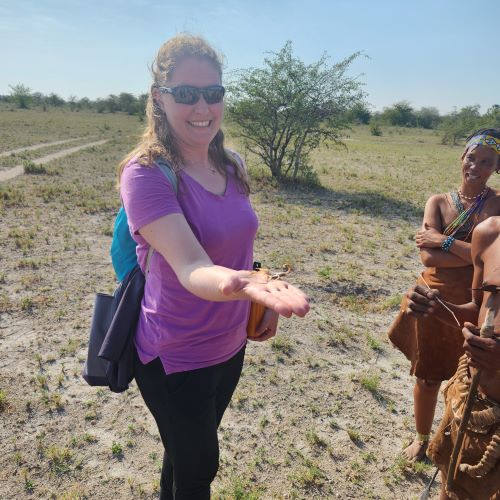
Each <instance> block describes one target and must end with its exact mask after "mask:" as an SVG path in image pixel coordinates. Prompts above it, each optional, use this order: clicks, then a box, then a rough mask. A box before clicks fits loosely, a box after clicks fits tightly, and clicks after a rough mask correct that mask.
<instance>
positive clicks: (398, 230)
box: [0, 109, 499, 499]
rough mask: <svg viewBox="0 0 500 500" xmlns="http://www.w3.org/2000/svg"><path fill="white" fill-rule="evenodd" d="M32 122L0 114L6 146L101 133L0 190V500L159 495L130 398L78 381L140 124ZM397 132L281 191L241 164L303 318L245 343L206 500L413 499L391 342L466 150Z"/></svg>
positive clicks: (157, 453)
mask: <svg viewBox="0 0 500 500" xmlns="http://www.w3.org/2000/svg"><path fill="white" fill-rule="evenodd" d="M39 114H40V116H38V115H36V112H31V111H28V112H22V111H16V112H10V111H8V110H5V109H4V110H0V130H1V134H0V150H4V151H5V150H8V149H12V148H14V147H20V146H27V145H31V144H35V143H37V142H42V141H43V142H50V141H51V140H58V139H64V138H69V137H81V136H86V135H88V136H96V135H97V136H98V137H100V136H101V135H102V134H106V137H109V138H110V139H111V141H110V142H109V143H107V144H106V145H103V146H100V147H97V148H94V150H84V151H80V152H79V153H77V154H75V155H73V156H70V157H66V158H63V159H60V160H56V161H54V162H53V163H51V164H49V165H47V168H48V169H50V170H51V171H52V172H56V175H31V176H29V175H25V176H20V177H18V178H15V179H12V180H10V181H8V182H6V183H2V184H1V185H0V217H1V218H2V225H1V227H0V263H1V266H0V267H1V269H2V272H1V274H0V314H2V318H1V325H2V328H1V329H0V346H1V348H0V419H2V424H3V425H1V426H0V441H1V442H2V447H3V448H2V449H3V453H2V456H1V458H0V469H1V470H2V471H3V473H4V475H3V477H4V478H5V480H2V481H0V497H1V498H16V499H17V498H61V499H62V498H92V499H107V498H110V497H118V498H155V497H156V495H157V491H158V487H159V486H158V478H159V468H160V467H161V457H162V447H161V443H160V440H159V437H158V435H157V431H156V428H155V424H154V421H153V419H152V417H151V416H150V414H149V412H148V411H147V409H146V408H145V406H144V404H143V402H142V399H141V397H140V395H139V393H138V390H137V388H136V387H135V385H134V386H133V387H132V388H131V389H130V390H129V391H128V392H126V393H124V394H118V395H116V394H112V393H110V392H109V391H107V390H103V389H95V388H90V387H88V386H86V385H85V383H84V382H83V380H82V379H81V378H80V372H81V369H82V365H83V360H84V357H85V346H86V341H87V335H88V328H89V322H90V317H91V309H92V303H93V295H94V293H95V292H96V291H109V290H111V289H112V288H113V274H112V270H111V265H110V259H109V256H108V250H109V245H110V241H111V238H110V228H111V224H112V221H113V218H114V214H115V211H116V209H117V207H118V206H119V200H118V196H117V194H116V191H115V190H114V172H115V168H116V165H117V163H118V161H119V160H120V159H121V157H122V155H123V154H124V153H125V152H127V151H128V150H129V149H130V147H131V145H132V144H133V143H134V142H135V138H136V137H137V134H138V133H139V126H140V124H139V122H138V121H137V118H134V117H128V116H124V115H116V116H112V115H97V114H96V115H90V114H84V113H81V114H78V113H69V112H68V113H59V114H58V113H54V114H52V113H49V114H47V113H45V114H43V112H39ZM42 124H44V126H42ZM45 125H46V126H45ZM105 125H107V127H108V128H106V127H105ZM392 132H393V133H392V134H390V133H389V131H388V130H384V135H383V136H382V137H372V136H370V135H369V131H368V130H367V129H365V128H357V129H356V130H355V131H354V132H353V133H352V137H351V138H350V139H351V140H349V141H348V146H349V151H344V150H328V149H322V150H320V151H318V152H317V154H316V155H315V158H314V161H315V165H316V167H317V170H318V172H319V175H320V179H321V182H322V186H323V187H321V188H306V187H304V188H292V187H287V188H279V187H277V186H276V185H275V184H274V183H273V182H272V181H271V179H270V178H269V176H268V175H267V173H266V172H265V171H263V170H262V168H261V167H259V166H258V165H257V164H256V162H255V159H253V158H251V157H248V158H247V160H248V163H249V165H250V167H251V173H252V178H253V194H252V201H253V204H254V206H255V209H256V211H257V213H258V215H259V219H260V220H261V228H260V230H259V234H258V238H257V241H256V247H255V256H256V258H258V259H259V260H261V261H263V262H264V263H265V264H267V265H269V266H270V267H279V266H281V265H282V264H283V263H285V262H287V263H289V264H290V265H292V267H293V273H292V275H291V276H290V280H291V281H292V282H293V283H296V284H298V285H299V286H301V287H302V288H303V289H304V290H305V291H306V292H307V293H308V294H309V295H310V296H311V299H312V311H311V313H310V314H309V315H308V317H307V318H305V319H304V320H298V319H292V320H282V321H281V325H280V333H279V336H278V337H277V338H276V339H275V340H273V341H271V342H267V343H265V344H258V343H255V344H252V343H250V344H249V346H248V351H247V359H246V364H245V368H244V373H243V377H242V379H241V382H240V384H239V386H238V389H237V391H236V393H235V395H234V398H233V401H232V403H231V406H230V408H229V409H228V411H227V413H226V416H225V418H224V420H223V422H222V426H221V429H220V442H221V467H220V471H219V474H218V477H217V479H216V482H215V484H214V497H215V498H227V499H229V498H240V499H243V498H245V499H252V498H255V499H256V498H283V497H288V498H332V497H336V496H337V497H339V498H340V497H342V498H412V497H414V498H416V497H418V495H419V493H420V492H421V490H422V489H423V485H424V484H425V482H426V481H427V478H428V476H429V471H428V470H425V469H422V470H419V471H417V472H415V471H412V470H407V469H405V467H404V466H403V465H401V464H400V463H399V462H398V461H397V459H396V457H397V454H398V452H399V451H400V450H401V448H402V446H403V444H404V442H405V441H406V440H407V439H408V437H410V435H411V433H412V431H411V418H410V417H411V380H410V378H409V377H408V376H407V371H408V366H407V364H406V361H405V360H404V359H403V358H402V356H401V355H400V354H399V353H397V352H395V351H394V350H393V349H392V348H391V347H390V346H389V345H388V344H387V341H386V338H385V332H386V330H387V327H388V325H389V324H390V322H391V320H392V318H393V317H394V315H395V312H396V310H397V304H398V300H399V297H400V294H401V293H402V292H403V291H404V290H405V289H406V288H407V287H408V285H409V284H410V283H412V281H413V279H414V277H415V275H416V273H417V272H418V270H419V268H420V264H419V262H418V259H417V255H416V252H415V249H414V247H413V243H412V236H413V233H414V231H415V229H416V228H417V227H418V225H419V222H420V221H419V218H420V215H421V209H422V206H423V202H424V201H425V199H426V197H427V196H429V195H430V194H431V193H433V192H439V191H443V190H448V189H450V188H452V187H454V186H456V184H457V182H458V179H459V169H458V165H457V158H458V156H459V154H460V149H459V148H451V147H448V146H440V145H439V144H438V143H439V139H438V137H437V136H435V135H433V134H432V133H429V132H423V131H409V130H400V131H398V130H393V131H392ZM229 136H230V131H229ZM234 146H235V147H236V148H237V147H238V145H237V144H234ZM40 154H41V155H42V154H43V153H40ZM35 157H36V155H35V154H32V155H30V159H31V158H35ZM495 182H496V185H497V186H498V185H499V182H498V179H495Z"/></svg>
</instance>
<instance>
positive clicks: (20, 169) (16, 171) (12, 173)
mask: <svg viewBox="0 0 500 500" xmlns="http://www.w3.org/2000/svg"><path fill="white" fill-rule="evenodd" d="M75 140H76V139H75ZM62 142H67V141H62ZM106 142H108V139H103V140H100V141H94V142H88V143H87V144H82V145H81V146H75V147H73V148H68V149H63V150H62V151H57V152H56V153H51V154H49V155H46V156H42V157H41V158H37V159H35V160H33V163H34V164H35V165H45V164H47V163H49V162H50V161H53V160H57V159H58V158H64V157H65V156H68V155H71V154H74V153H77V152H78V151H81V150H82V149H86V148H90V147H94V146H101V145H102V144H105V143H106ZM53 144H54V143H53ZM59 144H61V142H59ZM26 149H29V148H26ZM35 149H36V148H35ZM22 173H24V166H23V165H16V166H15V167H13V168H11V169H9V170H5V171H3V172H0V182H2V181H7V180H9V179H13V178H14V177H17V176H18V175H21V174H22Z"/></svg>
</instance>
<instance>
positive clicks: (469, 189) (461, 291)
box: [389, 129, 500, 460]
mask: <svg viewBox="0 0 500 500" xmlns="http://www.w3.org/2000/svg"><path fill="white" fill-rule="evenodd" d="M499 144H500V129H481V130H478V131H476V132H474V133H473V134H472V135H471V136H469V137H468V138H467V144H466V146H465V151H464V153H463V154H462V157H461V161H462V182H461V185H460V188H459V189H458V190H457V191H456V192H450V193H444V194H438V195H434V196H431V197H430V198H429V199H428V200H427V203H426V205H425V211H424V219H423V222H422V228H421V229H420V231H418V232H417V234H416V238H415V240H416V244H417V247H418V248H419V249H420V258H421V260H422V263H423V264H424V266H425V267H426V269H425V270H424V272H423V273H422V275H421V277H420V278H419V280H418V284H420V285H423V286H425V287H427V286H429V287H431V288H434V289H437V290H439V292H440V294H441V297H442V298H443V299H445V300H447V301H448V302H451V303H454V304H463V303H466V302H469V301H470V297H471V292H470V287H471V283H472V274H473V268H472V261H471V250H470V240H471V235H472V231H473V229H474V227H475V226H476V225H477V224H478V223H479V222H481V221H482V220H484V219H486V218H488V217H490V216H492V215H498V214H500V193H499V191H498V190H495V189H492V188H490V187H488V186H487V185H486V183H487V182H488V179H489V178H490V176H491V175H492V174H493V173H494V172H496V173H500V165H499V163H498V149H497V148H500V146H499ZM389 339H390V340H391V342H392V343H393V344H394V345H395V346H396V347H397V348H398V349H400V350H401V351H402V352H403V353H404V354H405V356H406V357H407V358H408V359H409V360H410V361H411V372H410V373H411V374H412V375H415V376H416V382H415V387H414V390H413V402H414V412H415V427H416V431H417V433H416V436H415V439H414V441H413V442H412V443H411V444H410V445H409V446H408V447H407V448H406V449H405V451H404V454H405V456H406V457H407V458H408V459H409V460H420V459H422V458H424V457H425V452H426V450H427V445H428V442H429V438H430V433H431V428H432V422H433V420H434V412H435V409H436V403H437V396H438V393H439V387H440V385H441V382H442V381H443V380H447V379H449V378H450V377H451V376H452V375H453V374H454V373H455V371H456V369H457V365H458V359H459V358H460V356H461V355H462V354H463V348H462V344H463V339H462V335H461V332H460V329H459V328H458V327H457V328H455V327H452V326H447V325H444V324H442V323H440V322H439V321H438V320H436V319H435V318H433V317H429V316H427V317H419V318H415V317H413V316H411V315H410V314H409V313H408V312H407V299H406V297H405V298H404V299H403V302H402V304H401V310H400V313H399V315H398V316H397V318H396V320H395V321H394V323H393V324H392V326H391V328H390V330H389Z"/></svg>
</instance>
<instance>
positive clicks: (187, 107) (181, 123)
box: [153, 57, 224, 152]
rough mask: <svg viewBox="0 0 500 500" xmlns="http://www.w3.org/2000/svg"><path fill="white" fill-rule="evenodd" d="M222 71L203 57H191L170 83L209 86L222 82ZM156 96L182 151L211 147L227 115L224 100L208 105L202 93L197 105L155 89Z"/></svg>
mask: <svg viewBox="0 0 500 500" xmlns="http://www.w3.org/2000/svg"><path fill="white" fill-rule="evenodd" d="M220 84H221V79H220V74H219V70H218V69H217V68H216V67H215V66H214V64H213V63H212V62H211V61H209V60H207V59H203V58H199V57H187V58H185V59H183V60H181V61H180V63H179V64H178V65H177V67H176V68H175V71H174V72H173V75H172V77H171V78H170V79H169V80H168V82H166V86H167V87H170V88H173V87H178V86H179V85H191V86H193V87H207V86H209V85H220ZM153 96H154V98H155V100H156V102H157V103H158V104H159V106H160V107H161V109H162V110H163V112H164V113H165V115H166V116H167V119H168V122H169V124H170V128H171V130H172V132H173V135H174V137H175V139H176V143H177V145H178V147H179V149H180V151H181V152H183V151H185V152H187V151H192V150H194V149H196V150H201V149H202V150H207V151H208V146H209V145H210V143H211V142H212V140H213V138H214V137H215V136H216V134H217V132H218V131H219V129H220V126H221V122H222V117H223V114H224V104H223V101H221V102H218V103H215V104H207V103H206V102H205V99H204V97H203V96H202V95H201V96H200V98H199V100H198V102H197V103H195V104H179V103H176V102H175V100H174V96H173V95H171V94H165V93H160V92H159V91H158V89H155V90H154V91H153Z"/></svg>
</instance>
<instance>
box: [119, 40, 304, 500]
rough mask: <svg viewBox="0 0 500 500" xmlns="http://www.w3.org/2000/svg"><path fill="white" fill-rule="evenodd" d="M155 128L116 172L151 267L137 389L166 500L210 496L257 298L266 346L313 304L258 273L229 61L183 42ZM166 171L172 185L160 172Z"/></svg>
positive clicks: (167, 49)
mask: <svg viewBox="0 0 500 500" xmlns="http://www.w3.org/2000/svg"><path fill="white" fill-rule="evenodd" d="M152 73H153V84H152V86H151V92H150V95H149V99H148V104H147V118H148V125H147V128H146V131H145V133H144V136H143V139H142V142H141V143H140V144H139V145H138V146H137V148H136V149H134V150H133V151H132V152H131V153H130V154H129V155H128V156H127V157H126V158H125V159H124V161H123V162H122V164H121V166H120V171H119V174H120V192H121V196H122V199H123V203H124V207H125V211H126V213H127V216H128V221H129V226H130V230H131V233H132V234H133V236H134V239H135V240H136V241H137V243H138V248H137V253H138V260H139V263H140V265H141V267H142V268H143V269H144V268H145V261H146V254H147V253H148V248H149V246H150V245H151V246H152V247H153V249H154V253H153V254H152V257H151V262H150V268H149V274H148V276H147V281H146V288H145V293H144V299H143V303H142V309H141V314H140V318H139V323H138V327H137V335H136V347H137V354H138V359H137V366H136V380H137V385H138V386H139V389H140V391H141V394H142V396H143V398H144V400H145V402H146V405H147V406H148V408H149V409H150V411H151V412H152V414H153V416H154V418H155V420H156V422H157V425H158V428H159V431H160V434H161V437H162V441H163V444H164V447H165V454H164V460H163V469H162V476H161V498H176V499H184V498H197V499H198V498H209V497H210V484H211V482H212V480H213V479H214V477H215V475H216V472H217V469H218V463H219V448H218V439H217V427H218V425H219V423H220V421H221V419H222V416H223V414H224V411H225V409H226V407H227V405H228V404H229V401H230V399H231V396H232V394H233V391H234V389H235V387H236V384H237V383H238V380H239V377H240V373H241V368H242V364H243V356H244V350H245V344H246V323H247V321H248V314H249V307H250V300H252V301H255V302H260V303H261V304H263V305H265V306H266V307H267V308H268V310H267V311H266V313H265V315H264V319H263V320H262V322H261V324H260V325H259V329H258V333H260V334H261V336H260V337H259V340H266V339H268V338H270V337H272V336H273V335H275V334H276V328H277V321H278V314H282V315H284V316H291V315H292V314H297V315H298V316H304V315H305V314H306V313H307V311H308V309H309V306H308V302H307V298H306V296H305V295H304V294H303V293H302V292H300V291H299V290H298V289H296V288H294V287H292V286H291V285H288V284H287V283H285V282H282V281H269V282H268V280H267V279H266V278H265V277H263V276H262V275H261V274H262V273H258V274H257V275H256V274H255V273H252V272H251V271H249V270H251V268H252V257H253V256H252V250H253V240H254V237H255V233H256V230H257V218H256V216H255V214H254V212H253V210H252V207H251V205H250V202H249V200H248V191H249V189H248V178H247V174H246V172H245V169H244V167H243V164H242V162H241V160H240V159H239V157H238V156H237V155H236V154H234V153H231V152H229V151H228V150H226V149H224V137H223V134H222V131H221V130H220V126H221V122H222V117H223V96H224V88H223V87H222V86H221V76H222V71H221V62H220V60H219V58H218V56H217V54H216V53H215V51H214V50H213V49H212V48H211V47H210V46H209V45H208V44H207V43H206V42H205V41H204V40H203V39H201V38H199V37H194V36H191V35H187V34H182V35H178V36H176V37H174V38H172V39H170V40H169V41H167V42H166V43H165V44H163V45H162V46H161V47H160V50H159V52H158V55H157V57H156V60H155V62H154V64H153V68H152ZM159 158H162V159H163V160H166V161H168V163H169V164H170V166H171V167H172V169H173V170H174V171H175V172H176V174H177V178H178V189H177V192H175V190H174V188H173V187H172V184H171V183H170V182H169V181H168V180H167V179H166V177H165V176H164V175H163V174H162V172H161V171H160V169H159V168H158V167H157V166H156V165H155V160H157V159H159Z"/></svg>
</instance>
